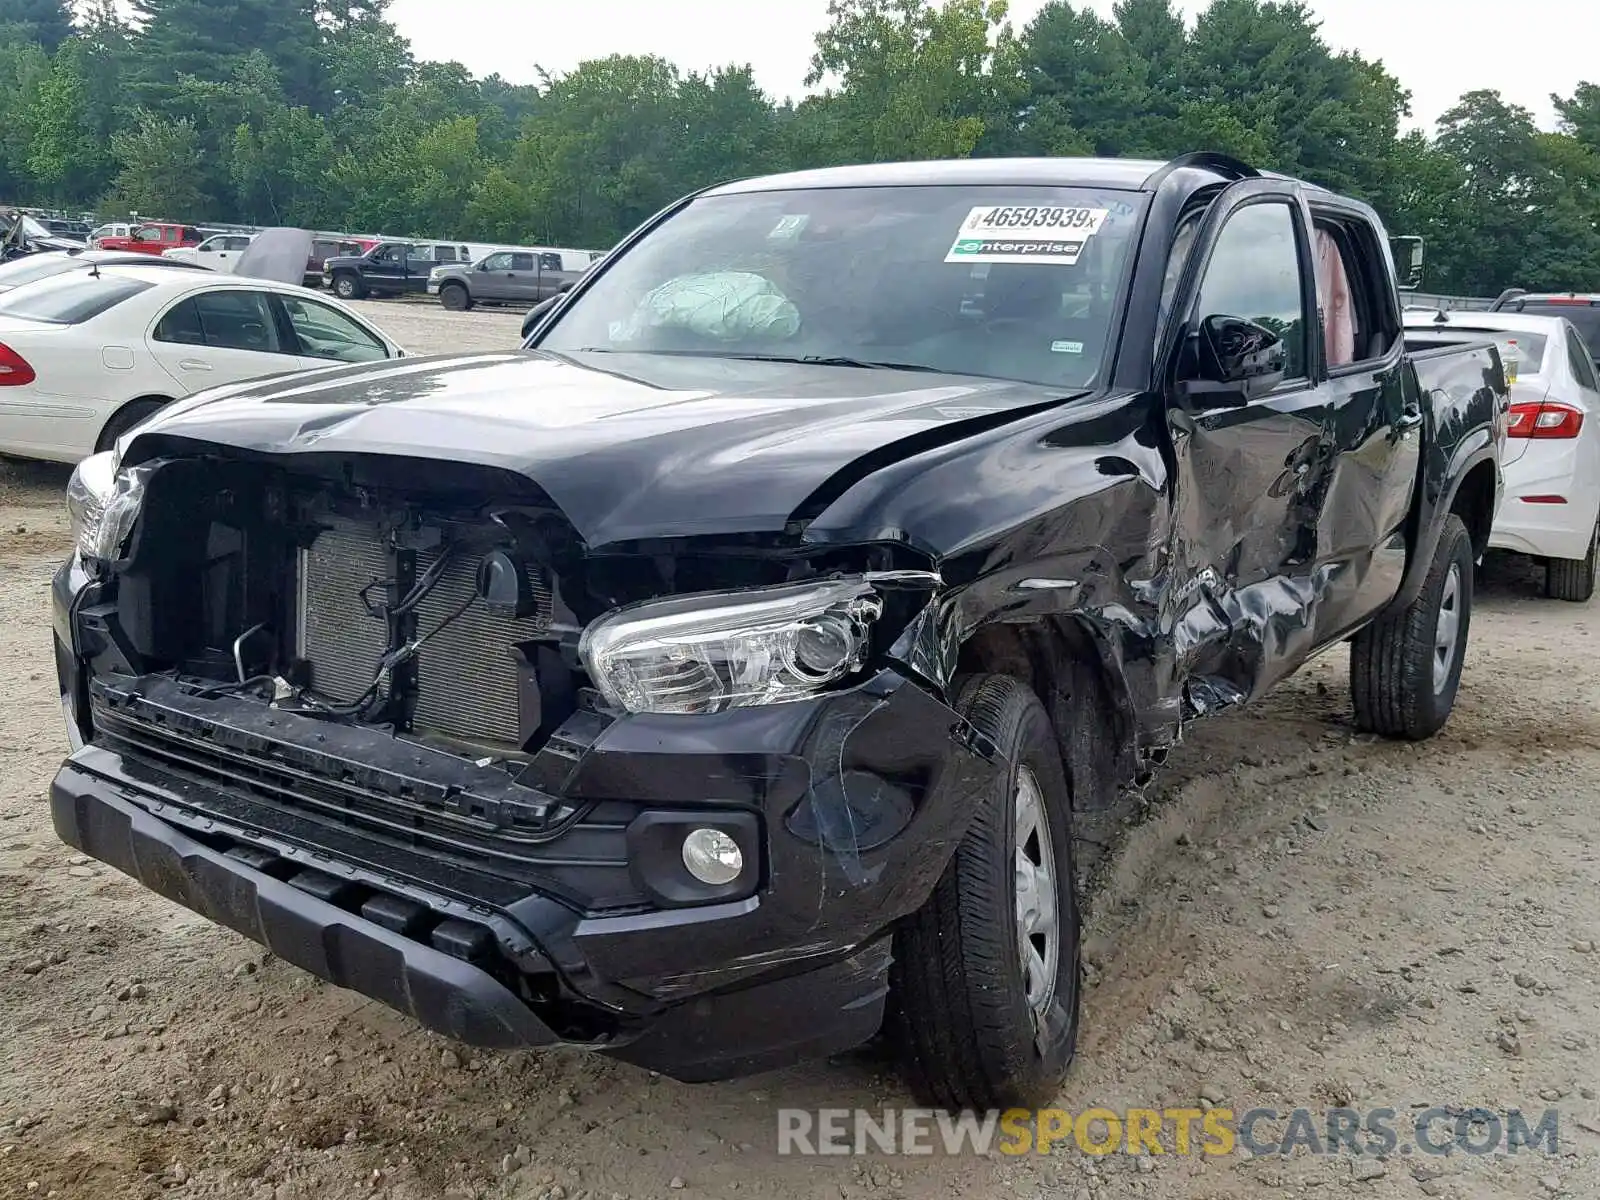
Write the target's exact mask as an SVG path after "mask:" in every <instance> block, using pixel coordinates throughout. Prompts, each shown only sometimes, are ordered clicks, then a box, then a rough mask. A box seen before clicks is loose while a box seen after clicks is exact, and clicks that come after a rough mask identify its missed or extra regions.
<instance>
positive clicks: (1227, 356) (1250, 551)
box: [1158, 179, 1327, 713]
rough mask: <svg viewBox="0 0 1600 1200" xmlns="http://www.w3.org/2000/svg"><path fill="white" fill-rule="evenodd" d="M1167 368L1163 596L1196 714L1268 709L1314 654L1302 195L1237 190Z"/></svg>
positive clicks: (1192, 271)
mask: <svg viewBox="0 0 1600 1200" xmlns="http://www.w3.org/2000/svg"><path fill="white" fill-rule="evenodd" d="M1193 246H1194V248H1193V250H1192V251H1191V252H1189V253H1188V255H1187V261H1186V262H1185V264H1184V265H1183V267H1182V270H1181V273H1179V272H1178V271H1177V270H1176V269H1175V268H1176V264H1174V269H1173V270H1172V273H1173V274H1174V275H1175V276H1176V277H1177V279H1178V283H1177V290H1176V293H1175V297H1174V304H1173V310H1172V311H1173V318H1174V319H1173V323H1172V326H1171V330H1170V331H1169V333H1168V335H1167V338H1166V341H1165V343H1164V355H1163V358H1162V361H1163V362H1164V363H1165V364H1166V368H1165V369H1166V370H1167V372H1169V374H1168V376H1167V379H1168V383H1167V425H1168V429H1169V432H1170V436H1171V439H1172V453H1173V465H1174V470H1173V478H1172V488H1173V497H1172V504H1173V516H1174V520H1173V527H1172V532H1171V535H1170V536H1171V541H1170V544H1169V546H1168V553H1169V559H1168V563H1169V567H1168V572H1167V578H1166V580H1165V581H1164V582H1165V585H1166V590H1165V594H1163V595H1162V596H1160V598H1159V601H1158V603H1159V606H1160V609H1161V619H1162V625H1163V627H1164V629H1170V630H1171V634H1172V637H1173V641H1174V646H1175V648H1176V652H1177V669H1178V672H1179V674H1180V675H1181V676H1182V677H1184V679H1185V695H1186V699H1187V701H1188V705H1189V708H1190V711H1191V712H1192V713H1193V712H1208V711H1212V710H1214V709H1216V708H1219V707H1226V706H1228V705H1231V704H1235V703H1238V702H1240V701H1242V700H1245V699H1250V698H1254V697H1255V696H1257V695H1259V694H1260V693H1261V692H1263V691H1265V690H1266V689H1267V688H1269V687H1270V686H1271V685H1272V684H1273V683H1274V682H1276V681H1277V680H1279V679H1281V678H1282V677H1283V676H1285V675H1287V674H1289V673H1290V672H1291V671H1293V670H1294V669H1295V667H1296V666H1298V665H1299V664H1300V663H1301V662H1302V661H1303V660H1304V659H1305V657H1306V655H1307V654H1308V653H1309V652H1310V650H1311V648H1312V645H1313V641H1314V636H1315V635H1314V630H1313V627H1312V622H1313V614H1314V608H1315V602H1316V598H1317V595H1318V591H1319V586H1320V585H1319V584H1318V583H1317V581H1316V580H1315V579H1314V578H1313V572H1314V568H1315V564H1314V562H1313V561H1311V560H1310V559H1309V558H1308V557H1307V555H1306V547H1307V527H1308V526H1314V525H1315V501H1314V494H1315V489H1316V485H1317V482H1318V476H1317V471H1318V464H1319V463H1320V462H1321V460H1322V459H1323V457H1324V454H1325V445H1326V441H1327V420H1326V411H1325V396H1324V394H1323V391H1322V389H1320V388H1319V387H1318V386H1317V384H1316V372H1317V369H1318V360H1317V359H1316V358H1315V357H1314V355H1313V347H1314V343H1313V339H1312V330H1313V329H1314V328H1315V326H1316V307H1315V305H1316V300H1315V295H1316V293H1315V288H1314V283H1313V275H1312V266H1311V250H1310V239H1309V232H1308V229H1307V225H1306V220H1305V208H1304V205H1303V204H1302V203H1300V201H1299V199H1298V196H1297V193H1296V192H1295V190H1294V187H1293V185H1292V184H1288V183H1286V182H1284V181H1281V180H1270V179H1249V180H1244V181H1241V182H1239V183H1235V184H1233V185H1231V186H1230V187H1229V188H1228V189H1227V190H1226V191H1224V192H1223V193H1222V194H1221V195H1220V196H1219V197H1218V198H1217V199H1216V200H1215V201H1213V202H1212V205H1211V207H1210V209H1209V210H1208V211H1207V212H1206V213H1205V216H1204V217H1203V219H1201V221H1200V224H1199V228H1198V230H1197V231H1196V234H1195V237H1194V242H1193Z"/></svg>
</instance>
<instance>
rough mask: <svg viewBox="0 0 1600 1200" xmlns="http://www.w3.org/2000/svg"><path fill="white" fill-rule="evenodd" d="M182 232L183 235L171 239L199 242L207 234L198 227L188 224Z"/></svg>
mask: <svg viewBox="0 0 1600 1200" xmlns="http://www.w3.org/2000/svg"><path fill="white" fill-rule="evenodd" d="M181 232H182V236H181V237H173V238H172V239H170V240H172V241H181V242H198V241H199V240H200V239H201V238H202V237H204V236H205V235H204V234H202V233H201V232H200V231H199V230H198V229H191V228H190V227H189V226H187V225H185V226H184V227H183V229H182V231H181Z"/></svg>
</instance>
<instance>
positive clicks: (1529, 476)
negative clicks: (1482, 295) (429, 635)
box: [1406, 312, 1600, 601]
mask: <svg viewBox="0 0 1600 1200" xmlns="http://www.w3.org/2000/svg"><path fill="white" fill-rule="evenodd" d="M1466 340H1473V341H1479V340H1492V341H1494V342H1497V343H1498V344H1499V346H1500V355H1501V358H1502V359H1503V360H1507V362H1508V363H1509V361H1510V360H1511V359H1512V358H1513V357H1514V358H1515V360H1516V369H1515V373H1516V380H1515V382H1514V383H1512V385H1511V420H1510V428H1509V429H1508V431H1507V440H1506V448H1505V455H1504V458H1503V459H1502V461H1501V472H1502V474H1503V475H1504V477H1505V497H1504V499H1503V500H1502V502H1501V504H1500V511H1499V513H1498V514H1497V515H1496V517H1495V522H1494V531H1493V533H1492V534H1490V537H1489V545H1490V546H1492V547H1495V548H1498V549H1501V550H1512V551H1516V552H1517V553H1520V554H1530V555H1533V556H1534V557H1536V558H1542V559H1544V561H1545V594H1546V595H1547V596H1550V597H1551V598H1552V599H1557V600H1578V601H1582V600H1587V599H1589V597H1590V596H1592V595H1593V594H1594V585H1595V568H1596V561H1597V558H1600V554H1597V551H1600V377H1597V375H1596V373H1595V364H1594V359H1593V358H1592V357H1591V355H1590V351H1589V348H1588V347H1587V346H1586V345H1585V344H1584V342H1583V339H1582V338H1581V337H1579V336H1578V331H1577V330H1576V329H1575V328H1574V327H1573V325H1572V324H1571V322H1569V321H1567V320H1566V319H1565V318H1564V317H1552V316H1523V315H1521V314H1518V313H1510V312H1451V313H1435V314H1433V315H1432V316H1429V315H1426V314H1421V313H1407V314H1406V341H1407V342H1408V343H1411V344H1415V345H1419V346H1425V345H1428V344H1430V343H1431V344H1433V345H1440V344H1445V343H1448V342H1460V341H1466ZM1508 373H1509V366H1508Z"/></svg>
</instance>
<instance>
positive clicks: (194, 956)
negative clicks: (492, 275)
mask: <svg viewBox="0 0 1600 1200" xmlns="http://www.w3.org/2000/svg"><path fill="white" fill-rule="evenodd" d="M374 311H375V314H376V318H377V319H378V320H379V321H380V322H382V323H383V324H385V326H386V327H387V328H389V329H391V330H392V332H394V333H395V335H396V336H397V337H398V338H399V339H400V340H401V341H402V342H404V343H405V344H406V345H408V346H409V347H411V348H413V349H416V350H419V351H424V350H427V349H432V348H438V349H460V348H463V346H464V345H466V344H469V343H472V344H481V345H484V346H490V345H507V344H512V343H513V342H514V339H515V327H516V316H515V314H476V313H475V314H470V315H468V316H466V317H462V316H460V315H457V314H452V315H448V316H447V315H446V314H444V313H442V312H439V311H438V310H434V309H429V308H423V307H421V306H417V305H405V306H401V305H381V306H376V307H375V309H374ZM64 481H65V471H64V470H60V469H56V468H46V467H37V466H27V465H23V464H17V463H0V696H3V697H4V699H3V702H0V1030H4V1036H3V1043H0V1198H3V1197H9V1196H40V1197H48V1196H58V1197H73V1198H77V1197H84V1198H94V1200H101V1198H113V1197H123V1196H130V1197H147V1196H157V1195H163V1194H167V1193H171V1194H172V1195H175V1196H180V1197H194V1198H199V1197H230V1198H231V1197H240V1198H243V1200H291V1198H294V1200H299V1198H303V1200H312V1198H316V1200H339V1198H343V1197H357V1196H359V1197H374V1196H375V1197H386V1198H388V1200H436V1198H440V1197H448V1198H450V1200H465V1198H467V1197H476V1198H485V1200H486V1198H489V1197H501V1198H505V1197H510V1198H520V1200H618V1198H625V1200H639V1198H643V1197H685V1198H686V1200H687V1198H693V1197H709V1196H719V1197H735V1198H737V1197H739V1196H749V1195H757V1196H777V1197H791V1196H793V1197H805V1198H807V1200H812V1198H814V1200H865V1198H868V1197H881V1198H885V1200H899V1198H905V1200H935V1198H941V1200H942V1198H944V1197H952V1196H973V1197H994V1196H1008V1197H1016V1198H1018V1200H1033V1198H1035V1197H1038V1198H1043V1197H1050V1198H1052V1200H1055V1198H1060V1200H1112V1198H1120V1197H1148V1198H1152V1200H1154V1198H1156V1197H1161V1198H1168V1197H1170V1198H1172V1200H1224V1198H1235V1197H1277V1196H1297V1197H1312V1198H1321V1197H1337V1196H1342V1195H1347V1194H1354V1195H1358V1196H1364V1197H1372V1198H1373V1200H1396V1198H1402V1200H1410V1198H1413V1197H1419V1196H1429V1197H1444V1198H1446V1200H1480V1198H1482V1200H1489V1198H1500V1197H1528V1198H1530V1200H1531V1198H1534V1197H1538V1198H1540V1200H1546V1198H1549V1197H1558V1196H1569V1197H1574V1198H1577V1200H1593V1198H1595V1197H1600V1100H1597V1099H1596V1090H1595V1089H1596V1088H1600V949H1597V947H1596V942H1597V940H1600V857H1597V855H1600V803H1597V802H1600V789H1597V786H1596V784H1595V782H1594V781H1595V780H1596V778H1597V777H1600V716H1597V713H1600V637H1597V636H1596V629H1597V624H1600V622H1597V620H1596V617H1597V609H1596V608H1595V606H1593V605H1566V604H1559V603H1555V602H1550V601H1545V600H1543V599H1541V598H1540V597H1539V594H1538V589H1537V587H1536V580H1535V578H1534V577H1533V575H1532V574H1531V573H1530V572H1529V571H1527V570H1526V569H1525V568H1523V567H1522V566H1520V565H1519V564H1516V563H1514V562H1512V563H1505V562H1501V561H1494V560H1492V561H1491V564H1490V567H1491V570H1490V572H1489V575H1488V578H1487V579H1486V580H1485V582H1484V583H1483V584H1482V590H1481V591H1480V597H1479V606H1478V609H1477V612H1476V614H1475V620H1474V624H1473V628H1472V644H1471V650H1470V653H1469V657H1468V661H1467V667H1466V674H1465V678H1464V681H1463V684H1462V693H1461V700H1460V703H1459V705H1458V708H1457V711H1456V714H1455V716H1454V718H1453V719H1452V721H1451V723H1450V725H1449V726H1448V728H1447V729H1446V730H1445V732H1444V733H1443V734H1442V735H1441V736H1440V737H1438V738H1437V739H1435V740H1434V741H1433V742H1431V743H1429V744H1427V745H1423V746H1410V745H1394V744H1386V743H1381V742H1375V741H1373V740H1371V739H1368V738H1364V737H1360V736H1356V735H1355V734H1354V733H1353V731H1352V729H1351V724H1350V714H1349V704H1348V701H1347V698H1346V659H1345V655H1344V654H1343V653H1342V652H1341V653H1333V654H1329V655H1327V656H1325V657H1324V658H1323V659H1321V660H1319V661H1317V662H1315V663H1313V664H1311V665H1310V666H1309V667H1307V668H1306V669H1305V670H1304V671H1303V672H1301V673H1300V674H1299V675H1298V676H1296V677H1295V678H1294V679H1292V680H1291V681H1290V682H1289V683H1288V684H1286V685H1285V686H1284V687H1283V688H1282V689H1280V691H1279V692H1277V693H1275V694H1274V695H1273V696H1272V697H1270V698H1269V699H1268V700H1267V702H1266V703H1265V704H1263V705H1262V706H1261V707H1260V708H1258V709H1257V710H1255V711H1253V712H1251V713H1248V714H1243V715H1237V716H1232V717H1225V718H1218V719H1216V720H1214V721H1212V722H1210V723H1207V724H1204V725H1199V726H1196V727H1195V728H1194V729H1193V731H1192V733H1191V736H1190V738H1189V739H1188V741H1187V742H1186V743H1185V744H1184V746H1183V747H1182V748H1181V749H1180V751H1179V752H1178V753H1176V754H1175V755H1174V756H1173V760H1172V762H1171V763H1170V764H1169V766H1168V768H1167V770H1166V771H1165V772H1164V773H1163V774H1162V775H1161V776H1160V777H1158V779H1157V781H1156V782H1155V783H1154V784H1152V785H1151V786H1150V787H1149V788H1148V789H1146V792H1145V794H1144V795H1142V796H1138V797H1131V798H1130V801H1129V804H1128V806H1127V811H1126V813H1125V814H1123V815H1121V817H1120V818H1119V819H1117V820H1113V821H1110V822H1101V823H1100V826H1104V827H1105V828H1104V829H1102V828H1101V827H1100V826H1097V827H1096V828H1095V829H1092V830H1090V829H1080V835H1081V836H1085V837H1088V838H1092V839H1094V842H1095V843H1096V844H1094V845H1090V844H1088V843H1086V844H1084V845H1083V847H1082V849H1083V850H1084V851H1085V852H1088V851H1095V852H1096V853H1097V857H1098V862H1099V870H1098V871H1097V872H1096V876H1097V877H1096V880H1095V882H1094V886H1093V888H1092V894H1091V897H1090V910H1089V916H1088V928H1087V931H1086V937H1087V951H1088V958H1089V962H1090V964H1091V969H1090V986H1089V990H1088V991H1087V993H1086V998H1085V1006H1084V1027H1083V1029H1084V1031H1083V1037H1082V1041H1081V1043H1080V1050H1079V1054H1078V1059H1077V1062H1076V1065H1075V1066H1074V1068H1073V1071H1072V1073H1071V1075H1070V1077H1069V1078H1068V1080H1067V1084H1066V1087H1065V1089H1064V1091H1063V1093H1062V1097H1061V1104H1062V1105H1063V1106H1064V1107H1066V1108H1069V1109H1072V1110H1074V1111H1081V1110H1083V1109H1085V1108H1088V1107H1091V1106H1105V1107H1109V1108H1112V1109H1121V1108H1127V1107H1154V1108H1166V1107H1179V1108H1187V1107H1196V1106H1199V1104H1200V1097H1202V1095H1203V1096H1204V1097H1206V1098H1207V1100H1209V1101H1210V1102H1213V1103H1219V1104H1224V1105H1226V1106H1228V1107H1231V1108H1234V1109H1235V1110H1241V1111H1242V1110H1244V1109H1247V1108H1250V1107H1255V1106H1262V1107H1268V1108H1274V1109H1278V1110H1280V1111H1287V1110H1290V1109H1293V1108H1296V1107H1307V1108H1311V1109H1316V1110H1325V1109H1327V1108H1330V1107H1335V1106H1351V1107H1355V1108H1357V1109H1371V1108H1377V1107H1388V1108H1392V1109H1395V1110H1397V1111H1398V1112H1399V1113H1400V1114H1402V1116H1404V1115H1405V1114H1407V1113H1409V1112H1412V1111H1413V1110H1417V1109H1422V1108H1427V1107H1431V1106H1435V1105H1438V1106H1456V1108H1457V1109H1458V1110H1459V1109H1470V1108H1473V1107H1475V1106H1483V1107H1486V1108H1490V1109H1494V1110H1499V1111H1504V1110H1507V1109H1510V1108H1519V1107H1520V1108H1521V1109H1523V1110H1525V1111H1527V1112H1529V1113H1532V1114H1538V1113H1542V1112H1543V1111H1544V1110H1545V1109H1547V1108H1554V1109H1556V1110H1558V1111H1559V1113H1560V1122H1561V1124H1560V1141H1559V1153H1558V1154H1557V1155H1556V1156H1555V1157H1551V1156H1548V1155H1546V1154H1543V1153H1534V1152H1528V1151H1523V1152H1521V1153H1519V1154H1503V1153H1501V1154H1492V1155H1485V1156H1480V1157H1474V1156H1469V1155H1465V1154H1453V1155H1450V1156H1447V1157H1443V1158H1432V1157H1429V1158H1426V1159H1424V1158H1422V1157H1420V1156H1416V1155H1412V1156H1407V1155H1405V1154H1403V1153H1400V1152H1396V1153H1395V1154H1393V1155H1391V1156H1390V1157H1388V1158H1387V1159H1386V1160H1380V1161H1374V1160H1372V1159H1370V1158H1367V1159H1363V1160H1360V1161H1355V1160H1352V1159H1351V1158H1350V1157H1349V1156H1344V1157H1326V1158H1314V1157H1309V1156H1306V1155H1303V1154H1300V1155H1296V1156H1293V1157H1291V1158H1288V1159H1286V1160H1285V1159H1279V1158H1276V1157H1271V1158H1257V1159H1253V1160H1252V1159H1250V1158H1248V1157H1246V1156H1244V1155H1239V1154H1235V1155H1230V1156H1226V1157H1218V1158H1209V1159H1194V1158H1191V1159H1178V1158H1173V1157H1170V1156H1169V1157H1163V1158H1143V1159H1134V1158H1129V1157H1120V1156H1119V1157H1115V1158H1100V1159H1094V1158H1091V1157H1089V1156H1086V1155H1084V1154H1081V1153H1078V1152H1077V1151H1076V1150H1075V1149H1074V1150H1070V1151H1068V1152H1065V1153H1062V1152H1059V1151H1058V1152H1057V1153H1054V1154H1050V1155H1048V1156H1038V1155H1027V1156H1021V1157H1006V1156H1000V1155H995V1156H991V1157H989V1158H977V1157H971V1156H968V1157H959V1158H949V1157H922V1158H906V1157H897V1158H889V1157H884V1156H873V1157H867V1158H855V1157H845V1158H797V1157H781V1156H779V1154H778V1153H777V1118H776V1110H777V1109H778V1108H779V1107H780V1106H788V1107H797V1108H810V1109H815V1108H820V1107H854V1106H865V1107H869V1108H873V1109H880V1108H882V1107H885V1106H893V1107H900V1106H904V1105H906V1104H908V1103H910V1101H909V1098H908V1097H907V1096H906V1095H905V1094H904V1093H903V1091H902V1089H901V1088H900V1086H899V1085H898V1083H897V1082H896V1080H895V1077H894V1075H893V1073H892V1072H891V1071H890V1070H889V1069H888V1068H887V1067H886V1066H885V1065H884V1064H883V1063H882V1061H881V1060H879V1059H878V1058H876V1057H875V1056H874V1055H872V1054H871V1053H863V1054H860V1055H854V1056H849V1057H847V1058H845V1059H842V1060H839V1061H835V1062H832V1063H818V1064H813V1065H810V1066H807V1067H804V1068H800V1069H795V1070H791V1071H786V1072H781V1073H777V1074H772V1075H767V1076H763V1077H760V1078H756V1079H750V1080H745V1081H741V1082H737V1083H729V1084H722V1085H713V1086H700V1087H692V1086H686V1085H680V1084H676V1083H673V1082H671V1081H670V1080H666V1079H662V1078H658V1077H654V1076H651V1075H649V1074H647V1073H644V1072H641V1071H638V1070H635V1069H633V1068H630V1067H626V1066H622V1065H620V1064H614V1063H609V1062H604V1061H601V1060H598V1059H592V1058H587V1057H584V1056H580V1055H571V1054H521V1053H516V1054H481V1053H476V1052H471V1051H469V1050H467V1049H466V1048H464V1047H459V1046H452V1045H450V1044H448V1043H446V1042H445V1041H443V1040H441V1039H439V1038H437V1037H435V1036H433V1035H431V1034H428V1033H425V1032H422V1031H420V1030H419V1029H417V1028H415V1027H414V1026H412V1025H411V1024H409V1023H408V1022H407V1021H405V1020H403V1019H401V1018H399V1017H397V1016H393V1015H390V1014H389V1013H388V1012H387V1011H386V1010H383V1009H381V1008H379V1007H378V1006H376V1005H373V1004H370V1003H368V1002H366V1001H364V1000H363V999H361V998H360V997H358V996H355V995H353V994H351V993H348V992H342V991H339V990H337V989H334V988H331V987H327V986H324V985H322V984H321V983H319V982H317V981H316V980H314V979H312V978H311V977H309V976H307V975H306V974H304V973H303V972H301V971H299V970H297V969H295V968H292V967H289V966H287V965H285V964H283V963H281V962H278V961H276V960H273V959H271V958H270V956H265V955H264V954H263V952H262V951H261V950H260V949H259V948H258V947H256V946H254V945H253V944H251V943H249V942H247V941H245V940H243V939H241V938H239V937H236V936H235V935H233V934H231V933H228V932H226V931H222V930H219V929H216V928H213V927H212V926H210V925H208V924H207V923H206V922H205V921H203V920H201V919H199V918H197V917H195V916H193V915H191V914H189V913H188V912H186V911H185V910H183V909H181V908H178V907H176V906H174V905H172V904H169V903H167V902H166V901H164V900H161V899H158V898H157V897H155V896H153V895H151V894H149V893H147V892H145V891H143V890H142V889H140V888H139V887H138V886H137V885H135V884H134V883H132V882H131V881H130V880H128V879H126V878H124V877H123V876H121V875H119V874H118V873H116V872H115V871H112V870H110V869H108V868H104V867H102V866H100V865H99V864H96V863H93V862H89V861H86V860H83V859H81V858H78V857H75V856H74V855H73V853H72V852H71V851H70V850H69V849H68V848H66V847H64V846H62V845H61V844H60V843H59V842H57V840H56V839H55V837H54V835H53V833H52V831H51V829H50V825H49V820H48V815H47V809H46V804H45V792H46V787H47V785H48V782H49V779H50V776H51V774H52V772H53V771H54V770H55V768H56V765H57V764H58V762H59V761H60V758H61V756H62V754H63V753H64V752H65V738H64V735H63V733H62V728H61V718H60V714H59V711H58V706H57V703H56V693H55V690H54V674H53V667H52V665H51V660H50V649H49V641H50V633H49V618H48V608H47V598H46V586H47V582H48V579H49V576H50V573H51V571H52V569H53V568H54V566H55V564H56V563H57V561H58V560H59V559H60V557H61V556H62V555H63V554H64V553H65V551H66V548H67V543H68V534H67V528H66V522H65V517H64V513H63V511H62V504H61V488H62V484H63V483H64Z"/></svg>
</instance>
